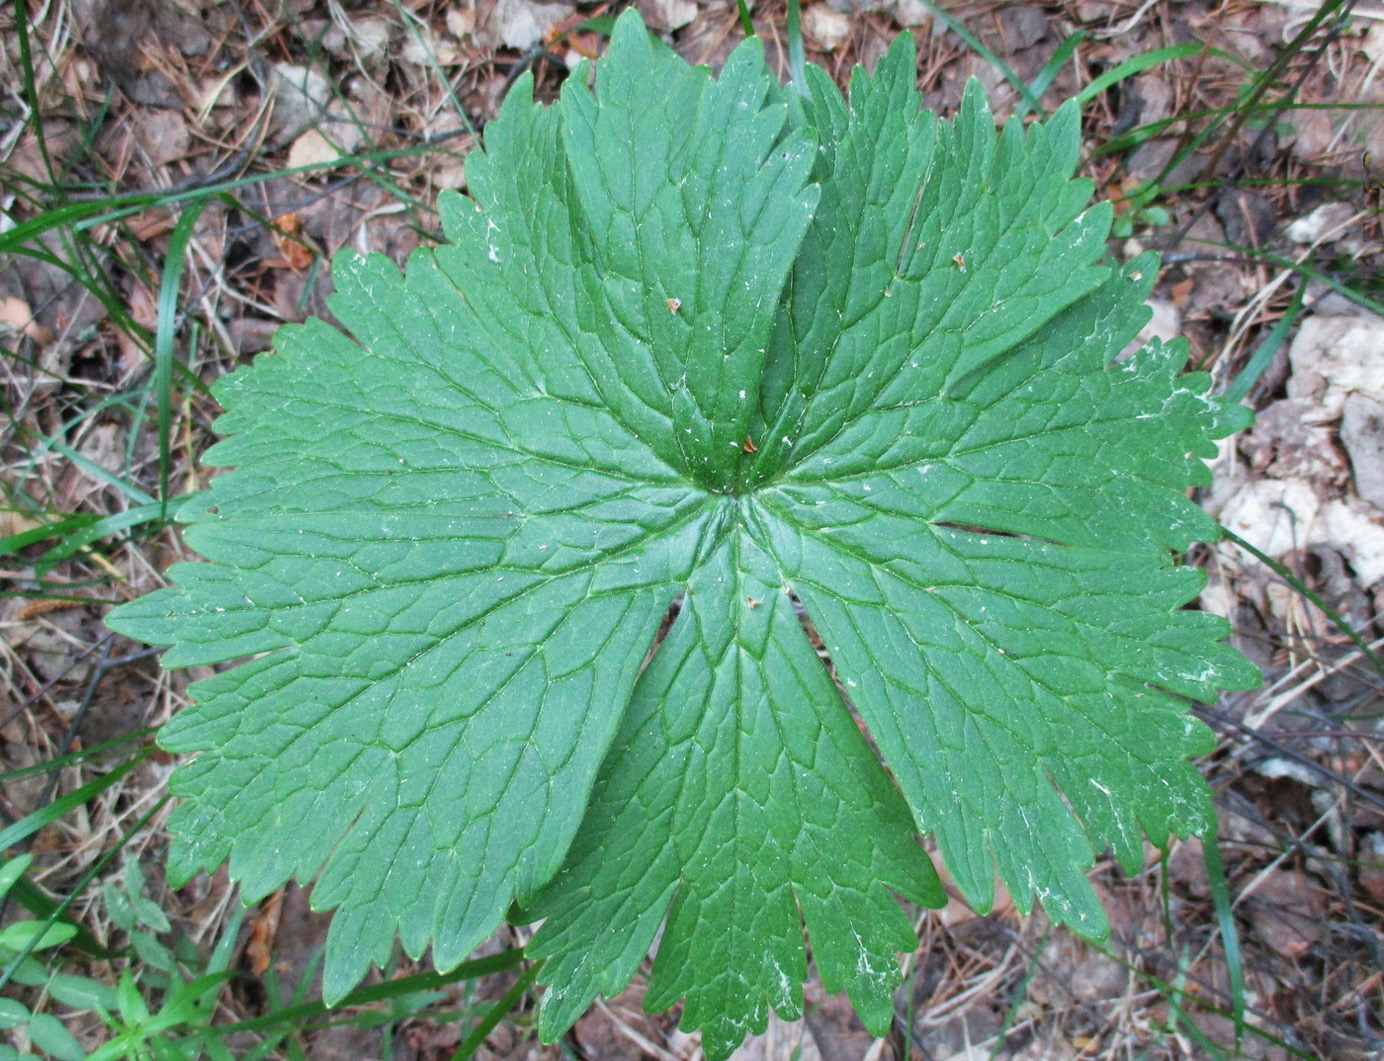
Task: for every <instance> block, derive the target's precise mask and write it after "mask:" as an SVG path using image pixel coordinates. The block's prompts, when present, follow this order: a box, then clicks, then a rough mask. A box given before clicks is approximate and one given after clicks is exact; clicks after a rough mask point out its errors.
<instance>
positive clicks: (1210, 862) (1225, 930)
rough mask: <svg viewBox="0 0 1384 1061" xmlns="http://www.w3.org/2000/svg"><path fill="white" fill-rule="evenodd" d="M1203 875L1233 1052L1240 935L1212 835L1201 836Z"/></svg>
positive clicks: (1238, 1020) (1240, 1015)
mask: <svg viewBox="0 0 1384 1061" xmlns="http://www.w3.org/2000/svg"><path fill="white" fill-rule="evenodd" d="M1201 851H1202V858H1203V859H1204V860H1205V862H1206V876H1207V879H1208V880H1209V881H1210V884H1211V901H1212V902H1213V903H1214V904H1215V907H1216V924H1217V927H1218V928H1219V929H1220V932H1221V943H1222V945H1223V946H1224V947H1225V967H1226V971H1227V972H1228V974H1229V978H1230V1011H1231V1014H1232V1017H1233V1019H1234V1021H1235V1053H1236V1054H1237V1055H1238V1054H1239V1052H1240V1043H1241V1041H1242V1040H1243V1039H1244V1037H1245V969H1244V966H1243V964H1242V963H1241V961H1240V935H1239V933H1238V932H1236V931H1235V912H1234V910H1233V909H1232V905H1231V902H1230V888H1229V886H1228V885H1227V884H1226V880H1225V866H1224V864H1223V863H1222V862H1221V848H1220V844H1219V843H1218V842H1217V840H1216V838H1215V837H1214V836H1204V837H1202V840H1201Z"/></svg>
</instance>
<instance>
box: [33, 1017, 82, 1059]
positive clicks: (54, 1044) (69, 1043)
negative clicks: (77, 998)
mask: <svg viewBox="0 0 1384 1061" xmlns="http://www.w3.org/2000/svg"><path fill="white" fill-rule="evenodd" d="M29 1038H30V1039H32V1040H33V1043H34V1045H35V1046H37V1047H38V1048H39V1049H40V1050H42V1051H43V1052H44V1053H45V1054H49V1055H51V1056H52V1057H55V1058H57V1059H58V1061H86V1056H87V1052H86V1051H85V1050H83V1049H82V1044H81V1043H79V1042H78V1041H77V1040H76V1038H75V1037H74V1036H73V1034H72V1033H71V1032H70V1031H68V1030H67V1029H66V1028H65V1027H63V1025H62V1022H61V1021H59V1020H58V1018H57V1017H54V1016H53V1015H52V1014H51V1013H35V1014H34V1016H33V1019H32V1020H30V1021H29Z"/></svg>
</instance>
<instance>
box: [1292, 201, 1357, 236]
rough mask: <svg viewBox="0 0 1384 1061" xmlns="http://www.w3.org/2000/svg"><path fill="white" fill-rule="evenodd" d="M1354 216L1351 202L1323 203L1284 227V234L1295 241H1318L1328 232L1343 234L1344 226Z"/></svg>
mask: <svg viewBox="0 0 1384 1061" xmlns="http://www.w3.org/2000/svg"><path fill="white" fill-rule="evenodd" d="M1354 216H1355V207H1354V206H1352V205H1351V204H1350V203H1322V205H1321V206H1319V207H1317V208H1316V209H1315V210H1313V211H1312V212H1311V213H1310V214H1308V215H1306V216H1305V217H1300V218H1298V219H1297V220H1296V221H1294V222H1293V223H1292V224H1291V225H1289V226H1288V227H1287V228H1286V229H1284V234H1285V235H1286V236H1287V237H1288V238H1289V239H1290V240H1292V241H1293V242H1294V243H1316V242H1317V240H1319V239H1321V238H1322V237H1323V236H1324V235H1326V234H1327V233H1331V234H1334V235H1338V236H1339V235H1343V234H1344V233H1345V228H1344V227H1343V226H1345V224H1346V222H1347V221H1349V220H1350V219H1351V218H1352V217H1354Z"/></svg>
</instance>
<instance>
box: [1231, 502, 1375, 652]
mask: <svg viewBox="0 0 1384 1061" xmlns="http://www.w3.org/2000/svg"><path fill="white" fill-rule="evenodd" d="M1219 526H1220V530H1221V537H1223V538H1224V539H1225V540H1226V541H1228V542H1233V543H1234V544H1236V545H1238V546H1239V547H1240V548H1241V549H1243V550H1244V551H1245V552H1247V553H1249V554H1250V555H1251V556H1253V557H1254V558H1255V559H1256V560H1258V561H1259V562H1260V563H1261V564H1263V565H1264V566H1265V567H1267V568H1268V569H1269V570H1270V571H1272V572H1273V573H1274V574H1275V575H1277V576H1278V577H1279V578H1281V579H1283V581H1284V582H1286V583H1288V585H1290V586H1292V587H1293V589H1295V590H1297V592H1298V593H1301V594H1302V595H1303V596H1304V597H1306V598H1307V599H1308V600H1309V601H1311V602H1312V603H1313V604H1315V605H1316V606H1317V607H1318V608H1319V609H1321V613H1322V614H1323V615H1325V616H1326V617H1327V618H1328V619H1330V620H1331V621H1332V623H1334V624H1335V626H1336V629H1338V630H1340V631H1341V633H1343V634H1345V635H1346V637H1348V638H1350V640H1351V643H1352V644H1354V645H1355V647H1356V648H1358V649H1359V650H1360V651H1361V653H1362V654H1363V655H1364V656H1365V658H1366V659H1368V660H1369V661H1370V662H1371V663H1372V664H1374V667H1375V669H1376V670H1377V671H1379V673H1380V674H1384V659H1381V658H1380V656H1379V653H1377V652H1376V651H1375V650H1374V649H1372V648H1370V645H1369V642H1368V641H1366V640H1365V639H1364V638H1363V637H1361V636H1360V635H1359V634H1358V633H1357V632H1356V630H1355V628H1354V627H1353V626H1351V625H1350V624H1349V623H1347V622H1346V621H1345V620H1344V619H1342V618H1341V616H1340V613H1339V612H1337V611H1336V610H1335V609H1333V608H1332V607H1331V606H1330V605H1329V604H1327V603H1326V601H1324V600H1322V599H1321V597H1319V596H1318V595H1317V594H1316V592H1315V591H1314V590H1313V589H1312V587H1311V586H1309V585H1307V583H1305V582H1303V581H1302V579H1300V578H1298V577H1297V576H1296V575H1294V574H1293V573H1292V572H1291V571H1289V570H1288V569H1287V568H1286V567H1284V566H1283V565H1282V564H1280V563H1279V562H1278V561H1277V560H1275V559H1274V558H1273V557H1272V556H1270V555H1269V554H1268V553H1265V552H1262V551H1261V550H1260V549H1258V548H1257V547H1255V546H1254V545H1251V544H1250V543H1249V542H1247V541H1245V540H1244V539H1243V538H1241V537H1240V536H1239V535H1238V534H1236V533H1235V532H1234V531H1233V530H1231V529H1230V528H1229V527H1227V526H1226V525H1225V524H1224V523H1222V524H1219Z"/></svg>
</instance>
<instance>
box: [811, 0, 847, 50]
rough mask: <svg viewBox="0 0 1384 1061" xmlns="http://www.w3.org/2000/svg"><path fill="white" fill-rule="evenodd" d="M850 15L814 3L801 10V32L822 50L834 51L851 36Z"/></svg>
mask: <svg viewBox="0 0 1384 1061" xmlns="http://www.w3.org/2000/svg"><path fill="white" fill-rule="evenodd" d="M851 30H852V26H851V20H850V16H848V15H843V14H841V12H839V11H833V10H832V9H831V8H829V7H827V6H825V5H824V4H815V5H813V6H812V7H809V8H808V9H807V10H805V11H804V12H803V34H804V35H805V36H806V37H807V39H808V40H810V41H812V43H814V44H816V45H817V47H819V48H821V49H822V50H823V51H828V52H834V51H836V49H837V48H839V47H841V45H843V44H845V43H846V41H848V40H850V37H851Z"/></svg>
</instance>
